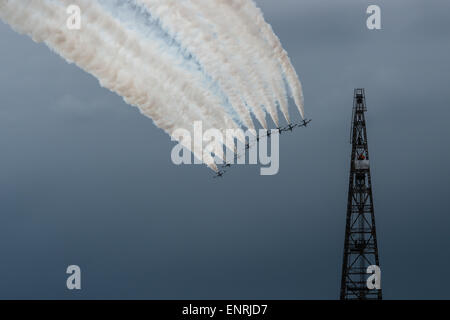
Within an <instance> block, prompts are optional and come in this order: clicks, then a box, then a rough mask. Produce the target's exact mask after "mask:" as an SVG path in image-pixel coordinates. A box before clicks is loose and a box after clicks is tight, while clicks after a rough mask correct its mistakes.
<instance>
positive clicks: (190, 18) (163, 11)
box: [136, 0, 254, 129]
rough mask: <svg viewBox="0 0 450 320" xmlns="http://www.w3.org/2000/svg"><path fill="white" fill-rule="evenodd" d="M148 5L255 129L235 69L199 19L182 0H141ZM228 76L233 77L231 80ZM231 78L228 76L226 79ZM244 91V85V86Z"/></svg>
mask: <svg viewBox="0 0 450 320" xmlns="http://www.w3.org/2000/svg"><path fill="white" fill-rule="evenodd" d="M136 2H137V3H140V4H145V6H146V8H148V9H149V10H150V12H151V13H152V14H154V15H155V16H157V17H158V18H159V20H160V22H161V24H162V26H163V27H164V29H165V30H167V31H168V32H169V33H170V35H171V36H172V37H173V38H175V37H178V38H180V41H181V42H182V43H183V45H184V46H185V47H186V48H187V49H188V50H189V51H190V52H191V53H192V54H193V55H194V56H195V57H196V58H197V59H198V60H199V61H200V62H201V64H202V66H203V68H204V70H205V72H206V73H207V74H209V75H211V77H212V78H213V80H214V81H216V82H217V83H218V84H219V85H220V87H221V88H222V89H223V90H224V92H225V93H226V94H227V96H228V98H229V99H230V102H231V104H232V105H233V106H234V107H235V109H236V110H237V112H238V113H239V115H240V116H241V118H242V120H243V123H244V125H245V126H246V127H247V128H250V129H254V125H253V121H252V119H251V117H250V112H249V110H248V109H247V108H246V106H245V105H244V102H243V101H242V99H241V96H239V94H238V91H237V90H236V88H235V85H234V83H232V79H236V74H237V71H235V67H234V66H233V65H232V64H230V63H229V62H227V58H226V57H224V56H223V54H222V52H221V51H220V50H218V48H217V46H214V45H211V42H213V40H214V38H213V36H212V35H211V34H210V33H209V32H206V33H205V32H204V29H203V28H202V27H201V26H199V24H198V23H197V21H196V17H195V16H194V15H192V14H190V12H189V11H188V10H186V7H184V6H183V4H182V3H180V1H178V0H137V1H136ZM228 73H230V75H229V76H228ZM224 75H227V76H224ZM240 86H241V87H242V88H244V87H245V84H244V83H240Z"/></svg>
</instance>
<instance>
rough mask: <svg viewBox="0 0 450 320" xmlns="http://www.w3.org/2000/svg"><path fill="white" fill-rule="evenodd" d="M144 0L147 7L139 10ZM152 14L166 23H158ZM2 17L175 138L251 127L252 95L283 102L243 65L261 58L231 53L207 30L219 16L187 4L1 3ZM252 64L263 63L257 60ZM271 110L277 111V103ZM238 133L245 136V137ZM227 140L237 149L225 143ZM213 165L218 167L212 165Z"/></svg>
mask: <svg viewBox="0 0 450 320" xmlns="http://www.w3.org/2000/svg"><path fill="white" fill-rule="evenodd" d="M196 1H197V0H196ZM214 1H217V0H214ZM143 3H144V4H145V5H146V7H142V8H141V7H139V4H143ZM71 4H76V5H78V6H79V7H81V9H82V12H83V14H82V29H81V30H69V29H68V28H67V27H66V20H67V17H68V16H67V13H66V8H67V6H68V5H71ZM143 9H145V10H144V11H143ZM147 10H148V12H146V11H147ZM149 13H151V14H154V15H155V16H156V17H157V19H158V20H157V23H159V24H161V25H156V24H155V21H154V18H153V17H151V16H148V14H149ZM0 18H1V19H2V20H4V21H5V22H7V23H8V24H10V25H11V26H12V27H13V28H14V29H15V30H17V31H18V32H20V33H25V34H27V35H29V36H30V37H32V38H33V40H35V41H36V42H44V43H46V44H47V45H48V46H49V47H50V48H51V49H53V50H54V51H55V52H56V53H58V54H59V55H61V56H62V57H64V58H65V59H66V60H67V61H68V62H74V63H75V64H77V65H78V66H79V67H81V68H82V69H84V70H85V71H87V72H89V73H91V74H92V75H94V76H95V77H97V78H98V79H99V82H100V84H101V85H102V86H104V87H106V88H108V89H110V90H112V91H114V92H116V93H118V94H119V95H121V96H122V97H123V98H124V100H125V101H126V102H127V103H129V104H131V105H134V106H137V107H138V108H139V110H140V111H141V112H142V113H143V114H144V115H146V116H148V117H150V118H151V119H152V120H153V121H154V123H155V124H156V125H157V126H158V127H160V128H161V129H163V130H164V131H165V132H167V133H168V134H169V135H171V136H173V133H174V131H175V130H176V129H179V128H184V129H186V130H188V131H189V132H190V133H191V135H193V125H194V122H195V121H198V120H200V121H202V123H203V126H204V129H205V130H207V129H210V128H216V129H219V130H221V131H222V132H223V133H224V135H225V130H227V129H237V128H238V126H239V125H241V124H244V125H246V126H247V127H249V128H252V127H253V123H252V120H251V118H250V114H249V110H248V108H247V107H246V105H245V104H244V103H243V101H245V102H246V103H250V104H251V103H255V104H257V103H258V101H260V100H258V99H256V97H255V95H254V92H264V93H265V96H264V97H263V100H262V101H264V103H266V104H268V100H269V99H268V97H270V96H271V95H272V97H274V96H275V97H277V99H279V92H278V93H277V92H273V91H274V90H275V91H276V90H278V89H277V87H276V86H274V85H273V83H272V86H267V85H266V84H264V83H262V82H261V81H260V80H258V79H255V77H256V75H257V73H256V72H252V70H250V72H249V75H246V74H245V73H246V72H247V71H248V69H252V68H249V67H246V68H240V67H241V63H242V62H246V61H249V60H250V59H255V57H254V56H251V57H249V58H247V60H239V59H238V58H235V59H231V58H228V56H227V55H228V54H230V53H231V54H232V50H233V49H234V48H235V47H233V46H232V42H230V41H223V42H219V41H218V40H216V39H215V38H214V37H211V32H208V30H207V29H206V27H205V23H204V21H213V20H214V17H207V19H206V18H205V17H199V16H198V15H196V14H195V12H193V11H192V10H191V9H190V8H189V6H185V5H183V4H182V3H181V2H179V3H177V1H174V0H166V1H157V0H96V1H92V0H91V1H89V0H20V1H8V0H0ZM177 24H179V26H177ZM220 25H221V27H220V28H217V30H216V31H220V32H222V33H224V35H222V34H221V35H220V36H218V37H217V38H218V39H229V38H230V35H227V31H226V29H224V28H223V27H222V23H220ZM153 29H155V30H156V31H155V30H153ZM158 32H159V33H160V34H158ZM166 32H167V34H166ZM231 34H232V35H233V36H235V33H231ZM252 37H253V38H254V37H255V34H253V35H252ZM228 46H230V47H228ZM193 56H195V57H194V58H195V59H194V58H193ZM264 57H266V58H264ZM267 57H270V54H268V53H266V54H259V55H257V56H256V58H261V61H259V63H261V62H262V63H263V64H264V63H267V62H270V61H267ZM196 59H198V61H196ZM250 62H251V61H250ZM217 64H219V65H221V66H217ZM253 65H258V61H257V59H256V61H253ZM272 65H273V62H272ZM258 68H259V69H261V67H258ZM242 69H243V70H244V71H242ZM272 72H273V70H272ZM294 72H295V71H294ZM248 79H249V80H250V81H248V82H246V81H245V80H248ZM274 79H277V75H274ZM261 86H263V88H261ZM254 89H255V90H254ZM268 106H269V109H270V108H271V106H270V105H269V104H268ZM251 110H252V111H253V113H254V114H255V116H256V117H257V119H258V120H259V121H260V122H261V123H262V124H263V126H265V127H266V124H265V119H264V118H261V114H262V112H263V111H262V110H261V109H260V108H259V105H251ZM269 111H270V112H271V115H272V113H273V106H272V109H270V110H269ZM272 117H273V115H272ZM235 131H236V132H238V131H237V130H235ZM237 138H238V139H239V140H241V141H242V140H243V137H242V136H238V137H237ZM175 139H176V137H175ZM180 143H181V144H183V145H184V146H185V147H186V148H187V149H190V150H191V151H192V152H193V154H194V155H195V156H196V157H197V158H199V159H202V158H204V151H203V149H202V148H201V146H198V145H196V144H194V145H193V146H191V145H187V144H185V142H184V141H180ZM224 143H225V144H226V147H227V148H229V149H230V150H235V148H234V146H233V145H229V144H227V141H225V142H224ZM207 164H208V166H209V167H210V168H212V169H213V170H216V171H217V166H216V165H215V164H214V163H207Z"/></svg>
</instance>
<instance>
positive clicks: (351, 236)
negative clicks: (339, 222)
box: [340, 89, 382, 300]
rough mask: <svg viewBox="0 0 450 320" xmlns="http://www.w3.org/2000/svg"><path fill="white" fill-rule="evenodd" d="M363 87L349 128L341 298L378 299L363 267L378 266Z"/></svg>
mask: <svg viewBox="0 0 450 320" xmlns="http://www.w3.org/2000/svg"><path fill="white" fill-rule="evenodd" d="M366 111H367V108H366V102H365V93H364V89H355V92H354V102H353V116H352V129H351V144H352V155H351V164H350V179H349V190H348V203H347V219H346V227H345V243H344V259H343V264H342V280H341V294H340V298H341V300H344V299H345V300H347V299H349V300H353V299H356V300H365V299H381V298H382V295H381V289H379V290H377V289H372V290H369V289H368V287H367V278H368V277H369V276H370V274H367V267H368V266H370V265H376V266H379V265H380V264H379V258H378V246H377V236H376V229H375V215H374V209H373V197H372V181H371V177H370V163H369V150H368V147H367V132H366V121H365V117H364V113H365V112H366Z"/></svg>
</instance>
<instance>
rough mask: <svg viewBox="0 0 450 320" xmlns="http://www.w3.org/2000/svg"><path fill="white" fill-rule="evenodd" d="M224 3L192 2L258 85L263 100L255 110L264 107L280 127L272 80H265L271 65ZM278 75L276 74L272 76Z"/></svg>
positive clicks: (257, 97)
mask: <svg viewBox="0 0 450 320" xmlns="http://www.w3.org/2000/svg"><path fill="white" fill-rule="evenodd" d="M224 1H226V0H224ZM222 2H223V1H222V0H215V1H208V0H190V1H189V3H190V4H191V6H192V7H193V8H194V9H195V10H196V11H198V12H199V13H201V14H202V16H203V18H205V19H207V20H208V23H209V24H210V25H211V26H214V27H215V28H216V30H217V37H218V38H219V40H220V41H221V42H223V44H224V50H226V54H227V56H229V57H234V58H235V61H236V63H238V64H239V65H240V68H241V69H242V70H243V71H244V72H245V74H247V75H248V76H249V78H250V83H254V84H256V90H254V93H253V95H254V100H256V101H260V103H258V105H257V106H255V107H256V108H260V107H261V104H262V105H264V107H265V111H267V112H268V113H269V114H270V116H271V117H272V120H273V121H274V122H275V124H276V125H277V126H278V122H279V121H278V115H277V111H276V106H275V103H274V101H273V91H274V89H273V88H272V87H271V80H270V79H269V77H266V74H265V72H264V69H265V68H266V67H267V66H268V65H269V64H268V63H267V61H264V59H262V57H261V55H260V50H258V47H257V46H256V45H255V42H254V41H252V40H251V39H248V37H247V32H246V31H247V30H246V28H245V26H244V27H242V26H241V23H240V21H239V20H237V19H235V17H233V15H230V14H227V12H224V11H223V10H224V9H227V7H226V6H223V3H222ZM271 76H272V77H273V76H276V74H272V75H271Z"/></svg>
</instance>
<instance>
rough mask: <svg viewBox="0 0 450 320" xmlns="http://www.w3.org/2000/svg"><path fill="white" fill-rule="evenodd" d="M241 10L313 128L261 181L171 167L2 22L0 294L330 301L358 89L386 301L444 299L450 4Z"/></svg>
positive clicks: (138, 120) (294, 140)
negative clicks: (378, 18) (274, 51)
mask: <svg viewBox="0 0 450 320" xmlns="http://www.w3.org/2000/svg"><path fill="white" fill-rule="evenodd" d="M257 2H258V4H259V5H260V6H261V7H262V9H263V11H264V13H265V17H266V19H267V20H268V21H269V22H270V23H271V24H272V25H273V28H274V30H275V32H276V33H277V35H278V36H279V37H280V39H281V41H282V43H283V45H284V46H285V48H286V49H287V51H288V52H289V54H290V56H291V59H292V61H293V63H294V65H295V67H296V69H297V71H298V73H299V75H300V77H301V80H302V81H303V84H304V88H305V101H306V105H305V109H306V114H307V116H308V117H311V118H313V124H312V126H311V127H310V128H308V129H307V130H298V131H297V132H295V133H294V134H291V135H286V136H283V137H282V139H281V141H280V142H281V158H280V160H281V163H280V173H279V174H278V175H276V176H272V177H261V176H259V174H258V173H259V170H258V169H257V168H254V167H240V168H239V167H238V168H235V169H234V170H232V171H230V172H229V174H228V176H227V177H225V179H222V180H220V181H217V180H216V179H211V177H210V175H211V173H210V172H209V171H208V170H207V169H206V168H204V167H192V166H191V167H187V166H185V167H176V166H174V165H172V163H171V161H170V151H171V147H172V145H173V144H172V143H171V142H170V141H169V138H168V137H167V136H166V135H165V134H163V133H162V131H160V130H158V129H156V128H155V126H153V125H152V123H151V120H149V119H147V118H145V117H143V116H142V115H140V113H139V112H138V111H137V109H135V108H131V107H129V106H127V105H126V104H125V103H124V102H123V101H122V99H121V98H120V97H118V96H116V95H114V94H112V93H110V92H109V91H107V90H105V89H102V88H101V87H100V86H99V84H98V82H97V80H95V79H94V78H93V77H91V76H89V75H87V74H85V73H84V72H82V71H81V70H79V69H77V68H76V67H75V66H73V65H69V64H67V63H66V62H65V61H63V60H62V59H60V58H59V57H57V56H56V55H55V54H54V53H52V52H50V51H49V50H48V49H47V48H46V47H44V46H43V45H37V44H35V43H33V42H32V41H30V40H29V39H28V38H27V37H24V36H19V35H17V34H15V33H14V32H12V31H11V30H10V29H9V28H8V27H7V26H5V25H4V24H0V38H1V39H2V43H3V44H7V45H2V46H1V47H0V57H1V61H0V63H1V73H0V96H1V97H2V102H1V105H0V150H2V152H1V160H0V163H1V167H0V181H1V182H0V212H1V215H0V252H1V253H2V257H3V259H2V263H1V264H0V274H1V275H2V276H1V277H0V297H2V298H49V297H52V298H331V299H334V298H337V296H338V292H339V279H340V268H341V259H342V250H343V248H342V247H343V240H344V239H343V237H344V223H345V210H346V199H347V198H346V193H347V179H348V168H349V152H350V145H349V144H348V137H349V121H350V115H351V105H352V93H353V88H354V87H365V88H366V94H367V102H368V108H369V112H368V114H367V117H368V135H369V148H370V152H371V159H372V175H373V183H374V197H375V214H376V218H377V231H378V240H379V247H380V259H381V268H382V271H383V277H382V283H383V288H384V294H385V298H449V295H448V291H447V290H446V287H447V286H448V280H446V279H445V278H443V277H442V276H441V273H440V272H437V271H445V270H448V269H449V268H450V257H449V255H448V250H447V248H448V247H449V246H450V239H449V237H448V232H449V223H450V217H449V215H448V209H447V201H446V197H447V195H448V192H449V187H448V185H449V177H450V172H449V171H450V169H449V167H448V161H449V157H450V150H449V148H448V142H449V141H448V137H449V134H450V126H448V119H449V116H450V109H449V108H448V106H449V103H450V91H449V90H448V83H449V80H450V54H449V53H450V41H449V40H450V21H449V20H448V17H449V15H450V3H449V2H445V1H419V0H417V1H370V2H368V1H356V0H355V1H317V0H315V1H312V0H311V1H301V0H281V1H273V0H260V1H257ZM369 4H379V5H380V7H381V8H382V27H383V29H382V30H380V31H369V30H367V28H366V27H365V18H366V15H365V10H366V8H367V6H368V5H369ZM69 264H78V265H80V266H81V268H82V273H83V279H82V281H83V289H82V291H81V292H80V293H73V292H69V291H68V290H67V289H65V279H66V278H65V277H66V275H65V268H66V267H67V265H69ZM412 279H414V280H412Z"/></svg>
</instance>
